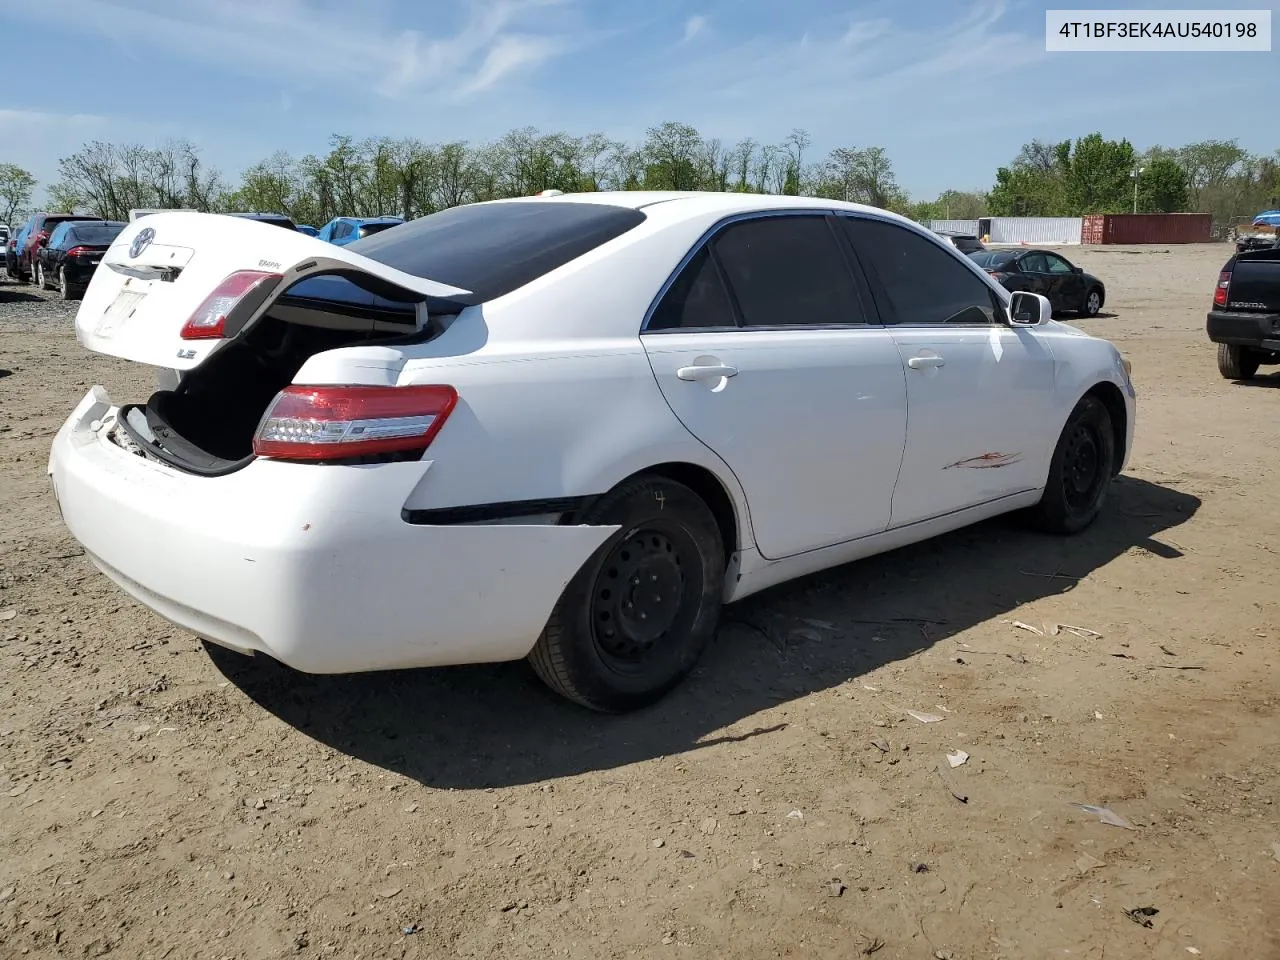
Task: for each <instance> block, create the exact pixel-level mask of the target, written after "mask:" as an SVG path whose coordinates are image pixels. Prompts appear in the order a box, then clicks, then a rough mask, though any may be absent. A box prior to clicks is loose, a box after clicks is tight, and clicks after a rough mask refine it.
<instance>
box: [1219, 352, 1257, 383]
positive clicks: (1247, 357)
mask: <svg viewBox="0 0 1280 960" xmlns="http://www.w3.org/2000/svg"><path fill="white" fill-rule="evenodd" d="M1258 363H1259V361H1258V355H1257V354H1256V353H1254V351H1252V350H1250V349H1249V348H1248V347H1242V346H1240V345H1239V344H1236V343H1220V344H1218V372H1219V373H1220V374H1222V376H1223V377H1224V378H1225V379H1227V380H1251V379H1252V378H1253V376H1254V374H1256V373H1257V372H1258Z"/></svg>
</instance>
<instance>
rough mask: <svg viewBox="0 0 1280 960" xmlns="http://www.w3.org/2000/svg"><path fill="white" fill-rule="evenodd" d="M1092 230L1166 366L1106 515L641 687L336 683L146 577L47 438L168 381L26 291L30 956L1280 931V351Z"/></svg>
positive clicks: (23, 921)
mask: <svg viewBox="0 0 1280 960" xmlns="http://www.w3.org/2000/svg"><path fill="white" fill-rule="evenodd" d="M1069 255H1070V256H1071V257H1072V258H1073V259H1075V260H1077V261H1078V262H1079V263H1080V264H1081V265H1082V266H1084V267H1085V268H1086V269H1087V270H1089V271H1091V272H1094V273H1097V274H1098V275H1100V276H1102V277H1103V278H1104V279H1106V280H1107V281H1108V289H1109V295H1110V302H1109V303H1108V304H1107V306H1106V313H1105V315H1104V316H1102V317H1099V318H1097V319H1095V320H1092V321H1086V322H1082V324H1081V325H1082V326H1084V327H1085V328H1087V329H1089V330H1090V331H1093V332H1098V333H1101V334H1104V335H1106V336H1109V337H1112V338H1113V339H1114V340H1115V341H1116V342H1117V343H1118V344H1119V345H1120V346H1121V348H1122V349H1123V350H1124V351H1125V352H1126V354H1127V355H1128V356H1129V357H1130V358H1131V359H1132V360H1133V362H1134V376H1135V379H1136V381H1137V384H1138V389H1139V393H1140V403H1141V408H1140V415H1139V424H1138V436H1137V438H1136V443H1135V450H1134V454H1133V459H1132V463H1131V465H1130V467H1129V469H1128V471H1127V473H1126V476H1125V477H1124V478H1123V479H1122V480H1121V481H1120V482H1119V483H1118V484H1117V485H1116V487H1115V489H1114V493H1113V498H1112V500H1111V501H1110V502H1109V505H1108V508H1107V511H1106V513H1105V515H1104V517H1103V518H1102V519H1101V520H1100V522H1099V523H1098V524H1097V525H1096V526H1095V527H1094V528H1093V529H1091V530H1090V531H1089V532H1088V533H1086V534H1084V535H1082V536H1080V537H1076V538H1072V539H1056V538H1045V537H1041V536H1037V535H1033V534H1031V533H1028V532H1026V531H1024V530H1022V529H1020V528H1018V527H1017V526H1015V525H1013V524H1012V523H1010V522H1007V521H997V522H992V523H987V524H983V525H981V526H979V527H976V528H974V529H970V530H966V531H961V532H958V533H956V534H954V535H951V536H947V537H944V538H941V539H940V540H937V541H934V542H932V543H928V544H922V545H919V546H916V547H912V548H908V549H905V550H900V551H897V552H895V553H894V554H891V555H889V556H885V557H880V558H875V559H873V560H869V561H866V562H863V563H857V564H852V565H849V566H847V567H843V568H840V569H838V570H833V571H830V572H827V573H824V574H822V575H818V576H814V577H809V578H806V579H804V580H801V581H799V582H797V583H794V584H789V585H786V586H783V587H780V588H777V589H774V590H771V591H768V592H766V593H765V594H762V595H760V596H757V597H754V598H751V599H749V600H747V601H745V602H744V603H742V604H740V605H737V606H735V607H733V608H730V609H729V611H727V612H728V617H727V619H726V622H725V624H724V627H723V629H722V630H721V632H720V635H719V637H718V639H717V642H716V643H715V644H714V645H713V646H712V647H711V649H710V650H709V651H708V654H707V656H706V658H705V660H704V662H703V663H702V665H701V666H700V667H699V669H698V670H697V672H696V675H695V676H694V677H692V678H691V680H690V682H689V683H688V684H686V685H685V686H683V687H682V688H681V689H680V690H678V691H677V692H676V693H675V694H674V695H672V696H671V697H670V698H669V699H667V700H665V701H664V702H663V703H661V704H659V705H658V706H656V707H654V708H652V709H650V710H647V711H644V712H642V713H640V714H637V715H634V716H628V717H600V716H596V715H594V714H589V713H586V712H584V711H581V710H578V709H576V708H574V707H572V706H570V705H568V704H566V703H564V702H562V701H560V700H558V699H556V698H555V697H553V696H551V695H550V694H549V693H548V692H547V691H545V690H544V689H543V688H542V687H541V685H540V684H538V683H537V681H536V680H534V679H533V678H532V676H531V674H530V671H529V670H528V669H526V667H525V666H524V665H523V664H519V663H517V664H509V665H501V666H492V667H477V668H458V669H451V670H419V671H408V672H402V673H397V674H380V675H372V676H357V677H308V676H303V675H299V674H296V673H293V672H291V671H289V670H286V669H283V668H281V667H278V666H276V665H273V664H271V663H270V662H260V661H250V660H246V659H243V658H240V657H237V656H235V655H232V654H228V653H221V652H217V651H214V650H206V649H205V648H204V647H203V646H202V645H201V644H200V643H199V642H198V641H196V640H195V639H194V638H193V637H191V636H190V635H188V634H186V633H184V632H183V631H181V630H178V629H176V628H174V627H173V626H171V625H170V624H168V623H166V622H164V621H163V620H161V619H160V618H159V617H157V616H155V615H154V614H152V613H151V612H149V611H148V610H146V609H144V608H142V607H141V606H139V605H138V604H136V603H134V602H132V601H131V600H129V599H128V598H127V597H126V596H124V595H123V594H122V593H120V592H119V591H118V590H116V589H115V588H114V587H113V586H112V585H111V584H109V583H108V582H107V581H106V580H105V579H104V578H103V577H102V576H101V575H100V574H98V573H97V571H96V570H95V569H94V568H93V567H92V565H91V564H90V563H89V561H88V560H87V558H85V556H84V555H83V552H82V551H81V550H80V548H79V547H78V545H77V544H76V543H75V542H74V541H73V540H72V539H71V538H70V537H69V536H68V534H67V533H66V531H65V529H64V528H63V527H62V525H61V523H60V521H59V518H58V514H57V510H56V508H55V505H54V503H53V499H52V497H51V496H50V495H49V492H48V481H47V478H46V476H45V465H46V460H47V456H48V449H49V443H50V439H51V437H52V435H53V433H54V431H55V430H56V429H57V427H58V425H59V424H60V423H61V421H62V420H63V418H64V417H65V416H66V414H67V412H68V411H69V410H70V409H71V407H72V406H73V405H74V403H75V402H76V401H77V400H78V399H79V398H80V397H81V396H82V395H83V393H84V392H85V390H86V389H87V388H88V386H89V385H91V384H93V383H103V384H105V385H106V386H107V387H108V388H109V389H110V390H111V392H112V394H113V396H115V397H116V399H118V400H121V399H140V398H142V397H145V396H146V395H147V392H148V391H149V389H150V384H151V378H150V376H149V375H148V374H147V373H146V372H145V371H142V370H139V369H138V368H136V367H133V366H130V365H128V364H124V363H120V362H118V361H115V360H112V359H110V358H105V357H100V356H94V355H91V354H87V353H86V352H85V351H84V350H82V349H81V348H80V347H79V345H78V344H77V343H76V342H75V339H74V336H73V333H72V329H71V324H70V320H71V317H72V311H73V309H74V305H68V304H61V303H57V302H53V301H45V300H44V299H43V298H40V297H38V296H35V295H33V293H32V292H31V288H30V287H23V288H17V287H14V286H13V285H12V284H10V285H0V476H2V477H3V481H2V482H0V516H3V518H4V523H3V526H0V956H3V957H4V958H6V960H7V958H9V957H17V956H23V957H41V958H43V957H67V958H70V957H92V956H103V955H110V956H119V957H125V958H129V960H135V958H136V960H162V958H170V960H176V958H183V960H187V958H237V960H238V958H246V960H249V958H253V960H257V958H267V957H305V958H329V957H342V958H362V960H370V958H392V957H394V958H428V957H430V958H435V957H442V956H463V957H499V956H501V957H531V958H532V957H536V958H538V960H545V958H547V957H549V956H567V957H580V958H592V960H595V958H615V957H617V958H621V957H633V956H639V957H681V958H716V960H726V958H758V957H794V958H804V960H812V958H826V957H832V958H837V957H838V958H857V957H860V956H871V955H874V956H875V957H876V958H877V960H880V958H886V957H887V958H912V960H928V958H942V957H950V958H953V960H976V958H1007V960H1038V958H1056V960H1069V958H1082V960H1104V958H1105V960H1124V958H1144V960H1145V958H1156V960H1174V958H1187V957H1189V956H1193V955H1199V956H1203V957H1205V958H1210V960H1211V958H1222V960H1227V958H1231V960H1235V958H1239V957H1248V958H1251V960H1280V923H1277V918H1278V917H1280V911H1278V907H1277V905H1280V809H1278V807H1277V805H1276V804H1275V803H1273V800H1274V798H1275V797H1276V795H1277V790H1278V789H1280V722H1278V718H1277V706H1278V705H1280V684H1278V682H1277V660H1278V659H1280V658H1278V656H1277V636H1278V635H1280V633H1278V631H1280V622H1278V608H1277V603H1278V598H1280V566H1278V565H1277V562H1276V547H1275V544H1276V543H1277V542H1278V541H1280V514H1277V511H1276V509H1275V504H1276V502H1277V501H1278V500H1280V475H1277V473H1276V471H1275V469H1274V451H1275V449H1276V448H1277V445H1278V444H1280V390H1276V389H1274V388H1275V387H1277V386H1280V375H1272V376H1270V377H1267V378H1263V379H1260V380H1259V381H1257V382H1256V383H1255V384H1253V385H1241V384H1233V383H1228V382H1226V381H1224V380H1222V379H1221V378H1220V377H1219V376H1218V374H1217V372H1216V370H1215V368H1214V359H1213V350H1212V348H1211V346H1210V345H1209V344H1208V343H1207V342H1206V341H1205V337H1204V330H1203V325H1204V311H1205V308H1206V306H1207V303H1208V299H1209V296H1210V293H1211V290H1212V286H1213V282H1214V280H1215V278H1216V275H1217V271H1218V269H1219V266H1220V265H1221V263H1222V261H1223V260H1225V259H1226V252H1225V251H1224V248H1223V247H1222V246H1204V247H1187V248H1168V249H1166V248H1129V249H1123V248H1115V249H1106V248H1104V249H1086V250H1080V251H1071V252H1070V253H1069ZM193 562H196V561H193ZM1061 623H1066V624H1074V625H1076V626H1078V627H1084V628H1088V630H1089V631H1093V632H1094V633H1088V632H1083V631H1078V632H1072V631H1068V630H1060V631H1057V632H1056V633H1055V632H1054V630H1053V629H1052V625H1053V624H1061ZM1019 624H1026V625H1030V626H1032V627H1035V628H1036V630H1028V629H1025V628H1024V627H1023V626H1020V625H1019ZM1095 633H1096V634H1098V635H1094V634H1095ZM908 709H910V710H915V711H926V712H928V713H934V714H937V715H938V716H941V717H943V718H944V719H943V720H942V721H941V722H937V723H929V724H924V723H920V722H917V720H915V719H912V718H911V717H910V716H908V715H907V713H906V711H907V710H908ZM951 750H963V751H965V752H966V753H968V755H969V759H968V762H967V763H965V764H964V765H963V766H960V767H957V768H956V769H955V770H954V771H950V778H951V785H952V786H954V787H955V788H956V790H957V792H959V793H961V794H962V795H964V796H966V797H967V802H963V803H961V802H959V801H958V800H956V799H955V798H954V797H953V796H952V793H951V792H950V790H949V788H948V787H947V786H946V785H945V784H944V780H943V778H942V777H941V776H940V775H939V773H938V765H939V762H940V761H943V758H944V756H945V754H946V753H947V751H951ZM948 769H949V768H948ZM1073 803H1085V804H1095V805H1101V806H1105V807H1108V808H1109V809H1111V810H1113V811H1114V812H1115V813H1116V814H1118V815H1119V816H1121V817H1123V818H1125V820H1126V821H1127V823H1128V825H1129V827H1130V829H1125V828H1123V827H1117V826H1113V825H1109V824H1107V823H1105V822H1100V821H1099V814H1098V813H1097V812H1092V813H1090V812H1087V811H1084V810H1081V809H1080V808H1078V807H1076V806H1073V805H1072V804H1073ZM1146 907H1151V908H1154V909H1155V910H1157V911H1158V912H1157V913H1154V914H1153V915H1150V916H1147V915H1144V914H1141V913H1139V914H1135V915H1130V914H1129V913H1127V912H1126V911H1132V910H1134V909H1135V908H1146ZM1135 918H1136V920H1138V921H1140V922H1135ZM1148 924H1149V925H1148Z"/></svg>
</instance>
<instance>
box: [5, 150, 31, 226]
mask: <svg viewBox="0 0 1280 960" xmlns="http://www.w3.org/2000/svg"><path fill="white" fill-rule="evenodd" d="M35 189H36V178H35V177H33V176H32V175H31V174H30V173H28V172H27V171H26V170H24V169H22V167H19V166H17V165H16V164H12V163H0V223H8V224H13V223H14V222H15V221H16V220H17V219H18V214H19V213H25V212H26V206H27V204H28V203H30V202H31V195H32V194H33V193H35Z"/></svg>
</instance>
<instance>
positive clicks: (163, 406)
mask: <svg viewBox="0 0 1280 960" xmlns="http://www.w3.org/2000/svg"><path fill="white" fill-rule="evenodd" d="M311 303H313V304H314V303H315V301H311ZM405 306H406V307H407V308H408V310H406V311H403V312H402V311H394V312H391V311H387V310H386V309H366V310H361V309H358V308H353V307H352V305H350V304H342V305H338V304H326V305H325V307H326V308H327V309H318V308H317V307H310V306H301V305H300V301H297V300H294V301H293V302H290V301H289V300H288V299H287V298H285V299H283V300H282V301H281V302H280V303H279V304H277V305H276V306H275V307H273V308H272V309H271V310H270V311H269V313H268V314H267V315H266V316H263V317H262V318H260V319H259V320H258V321H257V322H256V323H253V324H252V325H251V326H250V327H249V328H248V329H247V330H245V331H244V332H243V333H241V334H240V336H238V337H236V338H235V339H233V340H232V341H231V342H229V343H227V344H225V345H224V346H223V347H222V348H221V349H219V350H218V351H217V352H216V353H214V354H213V355H212V356H210V357H209V358H208V359H207V360H206V361H205V362H204V363H202V364H200V366H198V367H196V368H195V369H194V370H191V371H189V372H187V373H186V374H184V375H182V376H181V378H180V380H179V381H178V383H177V385H176V386H175V387H173V388H172V389H160V390H157V391H156V392H155V393H153V394H152V395H151V397H150V398H149V399H148V400H147V402H146V404H145V405H140V404H131V405H126V406H122V407H121V409H120V412H119V415H118V417H117V424H116V427H115V428H114V429H113V431H112V433H111V437H112V439H113V440H115V441H116V442H117V443H118V444H119V445H120V446H122V447H124V448H125V449H128V450H130V451H131V452H134V453H138V454H140V455H143V456H149V457H152V458H154V459H157V460H160V461H162V462H164V463H166V464H168V465H170V466H172V467H176V468H177V469H180V470H184V471H186V472H188V473H196V474H200V475H204V476H221V475H225V474H228V473H232V472H234V471H235V470H238V469H240V468H241V467H243V466H245V465H246V464H247V463H249V462H250V461H251V460H253V457H254V455H253V435H254V432H255V431H256V430H257V427H258V423H259V422H260V421H261V419H262V415H263V414H264V413H265V412H266V409H267V407H268V405H269V404H270V403H271V401H272V399H273V398H274V397H275V395H276V394H277V393H278V392H279V391H280V390H282V389H284V388H285V387H286V386H288V385H289V384H290V383H292V382H293V379H294V377H295V376H296V375H297V373H298V371H299V370H300V369H301V368H302V365H303V364H304V363H306V361H307V360H308V359H310V358H311V357H313V356H315V355H316V354H319V353H323V352H325V351H327V350H334V349H337V348H340V347H352V346H362V345H366V344H368V345H374V344H392V343H404V342H406V339H409V338H412V339H413V340H414V341H425V340H429V339H432V338H433V337H434V336H435V335H438V333H439V332H441V330H442V329H443V323H444V321H446V320H447V319H451V318H441V317H432V318H431V321H430V322H429V324H428V326H427V328H426V329H425V330H423V331H421V332H418V331H417V329H416V326H415V324H416V313H415V312H414V311H413V309H412V305H411V304H405ZM395 314H398V316H397V315H395ZM286 318H287V319H286ZM384 459H386V458H384Z"/></svg>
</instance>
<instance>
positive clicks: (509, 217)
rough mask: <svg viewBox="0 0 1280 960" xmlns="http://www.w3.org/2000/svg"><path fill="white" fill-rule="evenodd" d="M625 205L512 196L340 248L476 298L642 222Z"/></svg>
mask: <svg viewBox="0 0 1280 960" xmlns="http://www.w3.org/2000/svg"><path fill="white" fill-rule="evenodd" d="M644 219H645V216H644V214H643V213H641V212H640V211H639V210H633V209H632V208H630V207H618V206H612V205H609V204H603V203H572V202H563V201H562V202H559V203H555V202H548V201H541V200H539V201H512V202H496V203H476V204H469V205H467V206H462V207H452V208H450V209H448V210H441V211H440V212H439V213H433V214H431V215H430V216H426V217H422V218H421V219H418V220H411V221H410V222H408V223H405V224H397V226H396V229H394V230H386V231H383V232H382V233H380V234H377V235H375V236H372V237H368V238H366V239H363V240H357V241H356V242H355V243H353V244H351V245H350V246H349V247H348V248H347V249H349V250H351V251H352V252H353V253H360V254H363V255H364V256H366V257H369V258H371V259H373V260H377V261H379V262H381V263H385V264H386V265H387V266H389V267H394V268H395V269H397V270H403V271H404V272H405V273H409V274H412V275H414V276H415V277H422V278H424V279H427V280H435V281H436V282H438V283H447V284H449V285H450V286H453V287H461V288H462V289H464V290H470V291H471V295H470V296H466V297H459V298H458V299H459V300H461V301H463V302H465V303H483V302H484V301H486V300H492V299H494V298H496V297H501V296H503V295H504V294H507V293H510V292H511V291H512V290H516V289H518V288H519V287H522V286H524V285H525V284H526V283H530V282H531V281H533V280H536V279H537V278H538V277H541V276H543V275H544V274H547V273H550V272H551V271H552V270H555V269H556V268H557V267H561V266H563V265H564V264H566V263H568V262H569V261H571V260H574V259H576V258H578V257H580V256H582V255H583V254H584V253H587V252H588V251H590V250H594V249H595V248H596V247H598V246H600V245H601V244H604V243H607V242H608V241H610V240H612V239H614V238H615V237H619V236H621V235H622V234H624V233H626V232H627V231H628V230H631V229H633V228H634V227H636V226H638V225H639V224H641V223H643V222H644Z"/></svg>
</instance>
